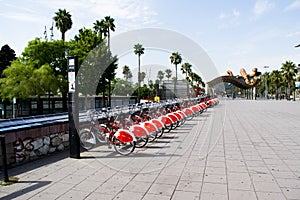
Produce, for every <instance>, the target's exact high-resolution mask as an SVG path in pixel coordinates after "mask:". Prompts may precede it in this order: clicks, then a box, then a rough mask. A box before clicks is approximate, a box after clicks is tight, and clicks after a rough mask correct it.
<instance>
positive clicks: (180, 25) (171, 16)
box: [0, 0, 300, 79]
mask: <svg viewBox="0 0 300 200" xmlns="http://www.w3.org/2000/svg"><path fill="white" fill-rule="evenodd" d="M0 5H1V6H0V24H1V31H0V46H3V45H5V44H8V45H9V46H10V47H11V48H12V49H14V50H15V52H16V54H17V56H19V55H20V54H21V53H22V51H23V50H24V48H25V47H26V46H27V43H28V42H29V41H30V40H33V39H34V38H36V37H41V38H44V31H45V26H46V30H47V35H48V39H49V38H50V30H49V29H50V27H51V26H52V23H53V20H52V18H53V16H54V13H55V12H56V11H58V9H66V10H67V11H69V12H70V14H71V15H72V20H73V26H72V29H71V30H69V31H68V32H67V33H66V39H67V40H69V39H73V38H74V36H75V35H76V34H78V30H79V29H81V28H83V27H86V28H92V27H93V23H94V22H95V21H96V20H101V19H102V18H104V16H111V17H112V18H114V19H115V25H116V30H115V32H113V33H112V39H113V37H117V36H118V35H120V34H124V33H126V32H127V31H132V30H137V29H141V28H159V29H166V30H172V31H175V32H177V33H179V34H181V35H184V36H186V37H187V38H189V39H191V40H192V41H194V42H195V43H197V44H198V45H199V46H200V47H201V48H202V49H203V50H204V51H205V52H206V53H207V55H208V56H209V57H210V59H211V60H212V62H213V63H214V65H215V67H216V69H217V71H218V73H219V75H225V74H226V71H227V70H228V69H230V70H232V71H233V74H239V70H240V69H241V68H245V69H246V71H247V72H250V71H251V69H252V68H253V67H257V68H258V69H259V71H262V72H265V71H271V70H274V69H280V67H281V65H282V63H284V62H285V61H287V60H290V61H292V62H294V63H295V64H297V65H298V64H299V63H300V48H295V46H296V45H298V44H300V20H299V19H300V0H285V1H282V0H244V1H239V0H226V1H222V0H211V1H205V0H197V1H196V0H185V1H179V0H163V1H162V0H64V1H61V0H22V1H18V0H0ZM60 38H61V34H60V32H59V31H58V30H57V29H56V28H55V27H54V38H53V39H60ZM174 42H176V41H174ZM145 48H146V50H145V54H144V55H142V57H141V59H142V60H141V62H142V65H144V66H148V67H146V69H144V71H146V72H147V73H150V72H151V75H150V76H148V79H155V76H156V73H157V70H158V69H162V67H161V66H165V68H170V69H172V70H174V69H173V68H174V66H172V65H171V63H170V60H169V56H170V54H171V53H170V52H171V51H172V50H173V49H172V50H170V52H161V54H160V55H158V54H159V51H156V52H153V50H152V53H153V54H152V53H151V50H149V51H148V50H147V47H145ZM174 51H176V50H175V49H174ZM147 52H148V53H147ZM179 53H181V52H179ZM182 56H183V57H184V58H185V56H187V55H182ZM163 57H164V58H163ZM136 60H137V59H136V56H135V55H134V54H133V53H132V54H130V53H129V54H128V55H127V56H126V55H125V56H123V57H122V58H120V62H119V63H120V66H123V65H125V64H126V65H129V66H132V67H133V66H136V62H137V61H136ZM151 65H153V68H151V67H149V66H151ZM155 66H156V67H155ZM264 66H269V67H268V68H264ZM197 67H198V68H200V71H202V72H203V71H205V70H209V69H206V68H205V66H197ZM133 68H134V67H133ZM132 71H133V72H134V71H135V69H132Z"/></svg>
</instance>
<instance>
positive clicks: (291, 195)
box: [282, 188, 300, 199]
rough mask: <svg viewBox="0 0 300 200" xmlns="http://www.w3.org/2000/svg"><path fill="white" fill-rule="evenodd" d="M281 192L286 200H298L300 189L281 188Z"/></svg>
mask: <svg viewBox="0 0 300 200" xmlns="http://www.w3.org/2000/svg"><path fill="white" fill-rule="evenodd" d="M282 191H283V194H284V195H285V196H286V198H287V199H299V197H300V189H293V188H283V189H282Z"/></svg>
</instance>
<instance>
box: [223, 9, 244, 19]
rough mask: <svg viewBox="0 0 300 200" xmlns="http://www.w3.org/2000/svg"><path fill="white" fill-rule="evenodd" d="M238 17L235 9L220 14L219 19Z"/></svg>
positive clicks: (238, 13) (238, 14)
mask: <svg viewBox="0 0 300 200" xmlns="http://www.w3.org/2000/svg"><path fill="white" fill-rule="evenodd" d="M239 16H240V12H239V11H238V10H236V9H233V10H232V11H231V12H230V13H221V14H220V15H219V19H228V18H237V17H239Z"/></svg>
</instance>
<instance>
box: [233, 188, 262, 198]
mask: <svg viewBox="0 0 300 200" xmlns="http://www.w3.org/2000/svg"><path fill="white" fill-rule="evenodd" d="M229 199H230V200H243V199H247V200H257V198H256V195H255V192H254V191H252V190H248V191H244V190H229Z"/></svg>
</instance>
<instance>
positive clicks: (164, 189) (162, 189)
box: [148, 183, 175, 196]
mask: <svg viewBox="0 0 300 200" xmlns="http://www.w3.org/2000/svg"><path fill="white" fill-rule="evenodd" d="M174 189H175V185H170V184H163V183H154V184H153V185H152V186H151V187H150V189H149V191H148V193H150V194H155V195H163V196H171V195H172V194H173V191H174Z"/></svg>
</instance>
